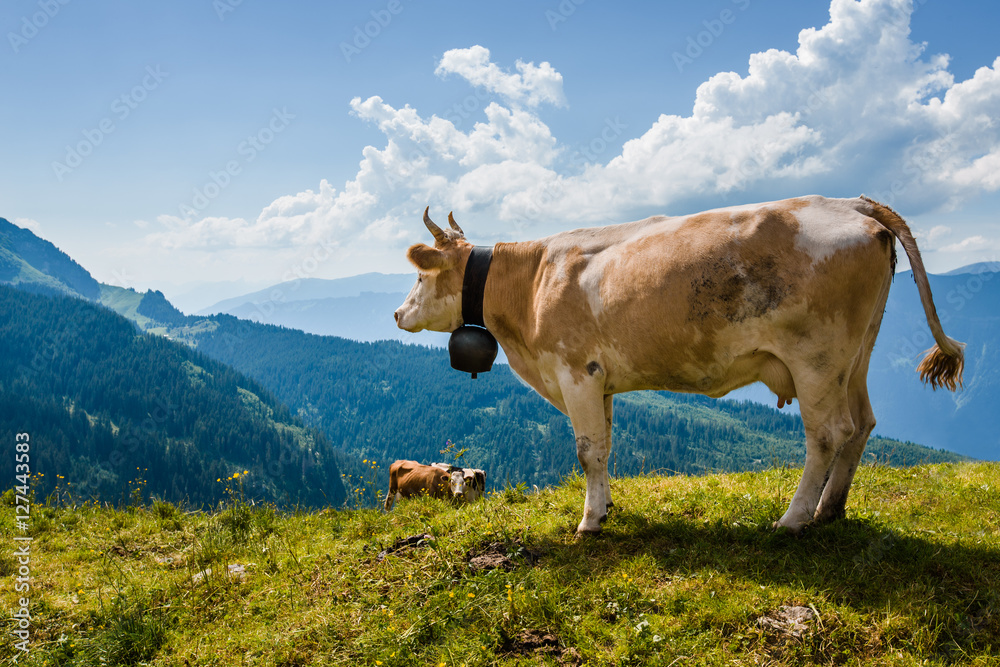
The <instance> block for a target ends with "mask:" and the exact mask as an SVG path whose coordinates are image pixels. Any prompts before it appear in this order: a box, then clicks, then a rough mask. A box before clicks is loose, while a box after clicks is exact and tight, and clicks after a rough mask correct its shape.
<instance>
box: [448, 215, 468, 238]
mask: <svg viewBox="0 0 1000 667" xmlns="http://www.w3.org/2000/svg"><path fill="white" fill-rule="evenodd" d="M448 224H449V225H451V228H452V229H454V230H455V231H456V232H458V233H459V234H461V235H462V236H465V232H463V231H462V228H461V227H459V226H458V223H457V222H455V216H454V215H452V213H451V211H448Z"/></svg>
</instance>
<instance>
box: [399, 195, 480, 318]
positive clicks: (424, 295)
mask: <svg viewBox="0 0 1000 667" xmlns="http://www.w3.org/2000/svg"><path fill="white" fill-rule="evenodd" d="M429 209H430V207H428V208H427V210H424V224H425V225H427V229H428V230H430V232H431V234H433V235H434V247H431V246H428V245H425V244H423V243H418V244H416V245H414V246H410V249H409V250H407V251H406V258H407V259H409V260H410V263H412V264H413V265H414V266H415V267H417V284H416V285H414V286H413V289H411V290H410V294H409V296H407V297H406V301H404V302H403V305H402V306H400V307H399V308H398V309H397V310H396V325H397V326H398V327H399V328H400V329H405V330H406V331H412V332H416V331H422V330H424V329H429V330H431V331H454V330H455V329H457V328H458V327H460V326H461V325H462V280H463V278H464V277H465V263H466V261H468V259H469V253H470V252H471V251H472V244H471V243H469V242H468V241H466V240H465V233H464V232H463V231H462V228H461V227H459V226H458V224H457V223H456V222H455V218H454V216H452V214H451V213H449V214H448V222H449V223H450V225H451V229H441V228H440V227H438V226H437V225H435V224H434V222H433V221H431V218H430V216H429V215H428V211H429Z"/></svg>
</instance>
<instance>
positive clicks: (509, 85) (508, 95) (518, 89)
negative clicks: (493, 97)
mask: <svg viewBox="0 0 1000 667" xmlns="http://www.w3.org/2000/svg"><path fill="white" fill-rule="evenodd" d="M514 67H515V68H516V69H517V72H518V73H517V74H514V73H511V72H505V71H504V70H502V69H501V68H500V67H499V66H498V65H497V64H496V63H494V62H492V61H491V60H490V50H489V49H487V48H485V47H483V46H478V45H477V46H472V47H469V48H467V49H451V50H450V51H446V52H445V54H444V56H442V58H441V62H440V63H439V64H438V66H437V69H436V70H435V71H434V73H435V74H437V75H438V76H446V75H448V74H457V75H458V76H460V77H462V78H464V79H465V80H466V81H468V82H469V83H471V84H472V85H474V86H482V87H483V88H485V89H486V90H488V91H490V92H492V93H497V94H498V95H501V96H503V97H504V98H505V99H506V100H507V101H508V102H510V103H512V104H516V105H520V104H527V105H528V106H530V107H537V106H538V105H539V104H542V103H543V102H544V103H546V104H554V105H556V106H566V97H565V95H564V94H563V79H562V74H560V73H559V72H557V71H556V70H555V69H554V68H553V67H552V65H550V64H549V63H547V62H543V63H542V64H541V65H535V63H526V62H524V61H521V60H518V61H517V62H516V63H515V65H514Z"/></svg>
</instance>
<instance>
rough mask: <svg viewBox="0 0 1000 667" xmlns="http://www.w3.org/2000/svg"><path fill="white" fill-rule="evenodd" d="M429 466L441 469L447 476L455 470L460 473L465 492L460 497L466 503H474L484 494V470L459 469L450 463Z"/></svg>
mask: <svg viewBox="0 0 1000 667" xmlns="http://www.w3.org/2000/svg"><path fill="white" fill-rule="evenodd" d="M431 465H432V466H434V467H435V468H441V470H444V471H445V472H447V473H448V474H449V475H450V474H452V473H453V472H455V471H456V470H458V471H461V473H462V478H463V479H464V480H465V491H464V492H463V494H462V497H463V498H464V499H465V501H466V502H469V503H471V502H475V501H477V500H479V499H480V498H482V497H483V495H484V494H485V493H486V471H485V470H480V469H479V468H460V467H459V466H454V465H452V464H450V463H432V464H431Z"/></svg>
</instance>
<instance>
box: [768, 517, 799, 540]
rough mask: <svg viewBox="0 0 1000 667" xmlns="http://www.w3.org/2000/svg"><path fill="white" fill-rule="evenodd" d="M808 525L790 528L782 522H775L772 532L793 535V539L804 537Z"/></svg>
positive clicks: (772, 525)
mask: <svg viewBox="0 0 1000 667" xmlns="http://www.w3.org/2000/svg"><path fill="white" fill-rule="evenodd" d="M807 525H808V524H805V523H803V524H799V525H797V526H790V525H785V524H782V523H781V522H780V521H775V522H774V523H772V524H771V530H773V531H774V532H775V533H777V534H779V535H791V536H793V537H802V534H803V533H804V532H805V530H806V526H807Z"/></svg>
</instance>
